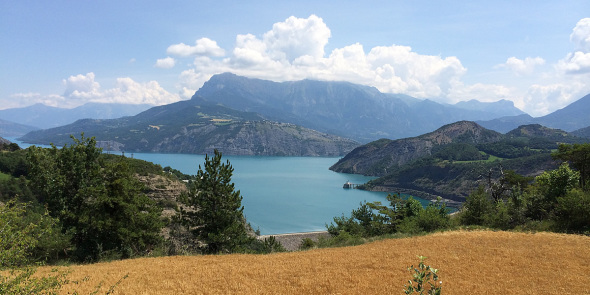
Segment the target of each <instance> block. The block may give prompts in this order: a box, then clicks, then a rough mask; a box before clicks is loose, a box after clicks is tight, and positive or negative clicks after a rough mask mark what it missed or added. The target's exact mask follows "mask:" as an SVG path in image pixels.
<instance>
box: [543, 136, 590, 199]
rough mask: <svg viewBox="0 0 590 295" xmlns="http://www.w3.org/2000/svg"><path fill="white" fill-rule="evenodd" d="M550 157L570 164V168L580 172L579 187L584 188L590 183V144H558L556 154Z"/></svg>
mask: <svg viewBox="0 0 590 295" xmlns="http://www.w3.org/2000/svg"><path fill="white" fill-rule="evenodd" d="M552 156H553V157H554V158H556V159H560V160H562V161H568V162H570V163H571V165H572V167H574V168H575V169H577V170H578V171H579V172H580V185H581V186H582V188H586V186H587V184H588V182H589V181H590V143H586V144H573V145H566V144H560V145H559V148H558V150H557V152H555V153H553V154H552Z"/></svg>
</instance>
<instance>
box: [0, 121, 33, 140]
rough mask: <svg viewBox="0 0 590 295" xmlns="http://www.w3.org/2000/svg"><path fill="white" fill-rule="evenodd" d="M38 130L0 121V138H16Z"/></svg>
mask: <svg viewBox="0 0 590 295" xmlns="http://www.w3.org/2000/svg"><path fill="white" fill-rule="evenodd" d="M38 129H40V128H37V127H33V126H27V125H23V124H18V123H15V122H11V121H7V120H2V119H0V136H5V137H18V136H22V135H23V134H27V133H29V132H31V131H34V130H38Z"/></svg>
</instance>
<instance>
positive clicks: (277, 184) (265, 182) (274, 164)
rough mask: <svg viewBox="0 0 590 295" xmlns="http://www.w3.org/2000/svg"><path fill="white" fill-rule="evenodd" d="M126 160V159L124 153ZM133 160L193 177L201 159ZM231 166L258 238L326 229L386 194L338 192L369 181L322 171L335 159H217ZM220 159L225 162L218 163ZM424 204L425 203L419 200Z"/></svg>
mask: <svg viewBox="0 0 590 295" xmlns="http://www.w3.org/2000/svg"><path fill="white" fill-rule="evenodd" d="M128 156H129V155H128ZM133 157H134V158H137V159H142V160H146V161H150V162H153V163H157V164H160V165H162V167H166V166H170V167H172V168H175V169H178V170H180V171H182V172H183V173H186V174H196V173H197V170H198V165H199V164H201V165H202V164H203V162H204V161H205V157H204V156H203V155H187V154H152V153H134V154H133ZM223 159H227V160H229V161H230V163H231V165H232V166H233V168H234V175H233V177H232V180H233V181H234V183H235V185H236V189H239V190H240V192H241V194H242V197H243V200H242V205H243V206H244V214H245V215H246V219H247V220H248V222H249V223H250V224H251V225H252V227H253V228H254V229H260V233H261V234H263V235H268V234H281V233H294V232H307V231H318V230H326V224H329V223H330V222H332V220H333V218H334V217H335V216H341V215H342V214H345V215H346V216H349V215H350V212H351V211H352V210H353V209H356V208H358V207H359V204H360V203H361V202H363V201H367V202H374V201H382V202H384V203H386V202H387V200H386V196H387V193H382V192H369V191H363V190H357V189H343V188H342V185H343V184H344V183H345V182H347V181H350V182H352V183H365V182H367V181H369V180H371V179H372V178H371V177H366V176H362V175H354V174H343V173H336V172H333V171H330V170H329V169H328V168H329V167H330V166H332V165H333V164H334V163H336V162H337V161H338V159H339V158H322V157H262V156H223ZM224 161H225V160H224ZM424 203H425V204H427V201H424Z"/></svg>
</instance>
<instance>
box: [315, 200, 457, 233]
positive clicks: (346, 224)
mask: <svg viewBox="0 0 590 295" xmlns="http://www.w3.org/2000/svg"><path fill="white" fill-rule="evenodd" d="M387 200H388V201H389V206H385V205H382V204H381V202H375V203H361V206H360V207H359V208H358V209H354V210H353V211H352V213H351V215H350V217H346V216H344V215H343V216H341V217H335V218H334V223H330V224H329V225H326V227H327V229H328V232H329V233H330V234H331V235H332V236H333V237H340V236H341V235H343V234H346V235H350V236H353V237H364V238H367V237H374V236H380V235H385V234H392V233H397V232H402V233H420V232H432V231H435V230H440V229H445V228H448V227H449V226H450V218H449V215H448V211H447V209H446V205H445V204H440V201H437V202H435V203H430V204H429V205H428V206H426V208H424V207H422V204H421V203H420V202H419V201H418V200H416V199H414V198H412V197H409V198H408V199H407V200H405V201H404V200H402V199H401V197H400V196H399V195H388V196H387Z"/></svg>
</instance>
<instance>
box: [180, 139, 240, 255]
mask: <svg viewBox="0 0 590 295" xmlns="http://www.w3.org/2000/svg"><path fill="white" fill-rule="evenodd" d="M214 153H215V154H214V156H213V157H209V155H206V156H205V163H204V167H201V165H199V170H198V172H197V177H196V180H195V182H194V186H193V188H192V189H191V190H190V193H189V195H188V196H187V197H186V198H185V199H184V200H183V201H184V203H185V204H186V205H187V206H188V207H189V208H190V210H184V211H183V221H184V222H185V223H186V224H188V226H189V227H190V229H191V232H192V233H193V236H194V238H196V239H197V240H198V241H199V242H201V243H203V245H202V247H201V249H202V251H203V252H205V253H220V252H234V251H237V250H238V249H239V248H240V246H241V245H244V244H245V243H247V242H248V241H249V238H248V234H247V231H246V220H245V218H244V215H243V211H244V207H243V206H242V196H241V195H240V191H239V190H235V185H234V183H233V182H232V181H231V177H232V174H233V171H234V169H233V167H232V166H231V164H230V162H229V160H228V161H226V162H225V163H222V161H221V153H220V152H219V151H217V150H215V151H214Z"/></svg>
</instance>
